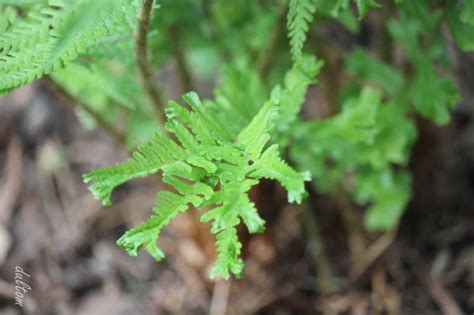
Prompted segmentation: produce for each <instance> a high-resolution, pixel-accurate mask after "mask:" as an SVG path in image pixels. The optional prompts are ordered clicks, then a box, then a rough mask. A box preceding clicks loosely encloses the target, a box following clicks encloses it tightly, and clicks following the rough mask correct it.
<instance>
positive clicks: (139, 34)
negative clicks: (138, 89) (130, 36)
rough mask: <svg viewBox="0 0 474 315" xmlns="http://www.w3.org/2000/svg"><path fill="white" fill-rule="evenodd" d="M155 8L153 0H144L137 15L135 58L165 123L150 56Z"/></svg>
mask: <svg viewBox="0 0 474 315" xmlns="http://www.w3.org/2000/svg"><path fill="white" fill-rule="evenodd" d="M152 9H153V0H143V6H142V8H141V10H140V12H138V15H137V21H138V25H137V29H136V33H135V37H136V39H135V41H136V42H135V59H136V62H137V67H138V73H139V76H140V80H141V82H142V85H143V88H144V89H145V92H146V94H147V96H148V98H149V100H150V103H151V104H152V106H153V108H154V110H155V112H156V115H157V117H158V119H159V120H160V121H161V123H163V122H164V121H165V116H164V102H163V97H162V93H161V90H160V89H159V88H158V87H157V86H156V85H155V80H154V79H153V73H152V71H151V70H152V66H151V64H150V60H149V58H148V36H147V35H148V29H149V27H150V16H151V11H152Z"/></svg>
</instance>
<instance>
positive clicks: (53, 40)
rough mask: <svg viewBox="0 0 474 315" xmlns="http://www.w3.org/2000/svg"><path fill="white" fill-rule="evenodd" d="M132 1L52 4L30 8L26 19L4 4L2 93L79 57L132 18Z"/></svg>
mask: <svg viewBox="0 0 474 315" xmlns="http://www.w3.org/2000/svg"><path fill="white" fill-rule="evenodd" d="M133 2H134V1H132V2H130V1H112V0H106V1H91V0H80V1H64V0H50V1H48V2H47V3H44V2H38V4H37V5H34V7H33V8H32V9H31V10H30V11H29V15H28V17H27V18H26V19H20V18H19V17H14V14H13V13H12V12H13V11H12V8H11V7H9V6H3V8H2V9H3V10H5V11H6V12H7V14H6V18H4V17H2V18H1V20H2V21H1V22H0V25H2V29H3V32H2V34H0V68H1V69H2V76H1V78H0V93H5V92H8V91H9V90H11V89H13V88H16V87H19V86H21V85H23V84H26V83H29V82H31V81H33V80H35V79H37V78H39V77H41V76H43V75H44V74H49V73H51V72H53V71H54V70H58V69H59V68H61V67H63V66H64V65H66V64H68V63H70V62H71V61H73V60H75V59H77V58H78V56H79V55H80V54H82V53H84V52H85V51H87V50H88V49H89V48H91V47H94V45H96V44H97V42H98V41H99V40H100V39H102V38H104V37H106V36H107V35H109V34H111V33H113V32H114V30H115V27H116V26H117V25H121V24H123V23H126V22H127V21H128V20H129V19H130V18H132V17H133V16H134V15H135V14H136V11H135V6H134V5H133ZM12 22H13V23H12Z"/></svg>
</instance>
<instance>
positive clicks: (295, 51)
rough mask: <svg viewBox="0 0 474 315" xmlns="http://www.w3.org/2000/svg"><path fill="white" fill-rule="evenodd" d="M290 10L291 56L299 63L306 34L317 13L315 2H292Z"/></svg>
mask: <svg viewBox="0 0 474 315" xmlns="http://www.w3.org/2000/svg"><path fill="white" fill-rule="evenodd" d="M289 5H290V9H289V10H288V36H289V37H290V46H291V56H292V57H293V60H295V61H298V60H299V58H300V57H301V55H302V51H303V44H304V42H305V41H306V33H307V32H308V30H309V26H310V24H311V22H312V21H313V14H314V13H315V12H316V1H315V0H291V1H290V4H289Z"/></svg>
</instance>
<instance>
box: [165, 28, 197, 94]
mask: <svg viewBox="0 0 474 315" xmlns="http://www.w3.org/2000/svg"><path fill="white" fill-rule="evenodd" d="M171 37H172V38H171V42H173V43H174V51H175V54H176V63H177V65H178V73H179V76H180V77H181V84H182V86H183V90H184V92H189V91H194V84H193V78H192V76H191V71H189V67H188V64H187V63H186V55H185V53H184V50H183V44H182V41H181V39H180V38H181V37H180V31H179V28H178V27H174V28H173V29H172V30H171Z"/></svg>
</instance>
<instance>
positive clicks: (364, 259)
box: [349, 227, 398, 283]
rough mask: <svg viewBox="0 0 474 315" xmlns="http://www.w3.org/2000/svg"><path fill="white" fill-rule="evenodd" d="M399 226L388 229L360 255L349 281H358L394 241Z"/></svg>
mask: <svg viewBox="0 0 474 315" xmlns="http://www.w3.org/2000/svg"><path fill="white" fill-rule="evenodd" d="M397 231H398V227H395V228H394V229H392V230H390V231H388V232H387V233H385V234H384V235H382V236H381V237H380V238H379V239H378V240H377V241H375V243H374V244H373V245H372V246H370V247H369V248H368V249H367V250H366V251H365V252H364V253H363V254H362V255H360V256H359V259H358V261H357V262H356V263H355V264H354V267H353V268H352V271H351V273H350V276H349V282H350V283H354V282H355V281H357V280H358V279H359V278H360V277H361V276H362V275H363V274H364V273H365V272H366V271H367V269H368V268H369V267H370V266H371V265H372V264H373V263H374V261H376V260H377V259H378V258H379V257H380V256H381V255H382V254H383V253H384V252H385V251H386V250H387V248H388V247H389V246H390V245H391V244H392V243H393V241H394V240H395V238H396V236H397Z"/></svg>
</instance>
